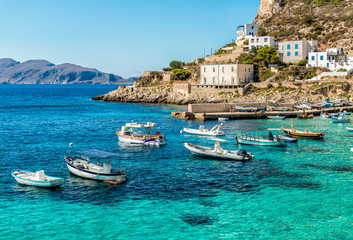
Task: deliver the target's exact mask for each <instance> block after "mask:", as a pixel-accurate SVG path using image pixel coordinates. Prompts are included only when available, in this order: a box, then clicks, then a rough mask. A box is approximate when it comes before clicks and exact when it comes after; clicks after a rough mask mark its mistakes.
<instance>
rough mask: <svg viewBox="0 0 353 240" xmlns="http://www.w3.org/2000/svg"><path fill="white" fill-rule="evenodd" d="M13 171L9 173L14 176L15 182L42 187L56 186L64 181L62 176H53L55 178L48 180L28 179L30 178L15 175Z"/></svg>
mask: <svg viewBox="0 0 353 240" xmlns="http://www.w3.org/2000/svg"><path fill="white" fill-rule="evenodd" d="M14 172H15V171H14ZM14 172H12V173H11V175H12V176H13V177H14V178H15V180H16V181H17V183H19V184H23V185H29V186H35V187H43V188H52V187H58V186H60V185H61V184H63V183H64V179H63V178H58V177H55V179H53V180H49V181H39V180H30V179H26V178H22V177H19V176H16V175H15V174H14ZM52 178H54V177H52Z"/></svg>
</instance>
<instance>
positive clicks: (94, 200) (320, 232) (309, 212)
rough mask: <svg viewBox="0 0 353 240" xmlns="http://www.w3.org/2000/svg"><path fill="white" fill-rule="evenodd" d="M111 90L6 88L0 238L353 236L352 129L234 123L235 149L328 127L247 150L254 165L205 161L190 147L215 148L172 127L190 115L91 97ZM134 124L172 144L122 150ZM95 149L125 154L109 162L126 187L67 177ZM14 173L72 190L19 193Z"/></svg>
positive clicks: (0, 107) (1, 107) (0, 111)
mask: <svg viewBox="0 0 353 240" xmlns="http://www.w3.org/2000/svg"><path fill="white" fill-rule="evenodd" d="M116 87H117V86H112V85H27V86H26V85H0V99H1V100H0V123H1V128H0V129H1V130H0V134H1V144H0V160H1V165H0V170H1V171H0V179H1V182H2V184H1V185H0V207H1V209H2V211H1V212H0V232H1V233H2V235H0V238H3V239H10V238H12V239H37V238H39V237H40V238H44V239H68V238H72V239H141V238H142V239H168V238H173V239H215V238H225V239H234V238H238V239H257V238H262V239H283V238H295V239H297V238H299V239H304V238H314V237H316V238H320V239H323V238H331V239H337V238H343V239H345V238H351V237H353V236H352V233H353V227H352V224H351V223H352V220H353V219H352V218H353V217H352V215H353V194H352V192H353V187H352V180H353V177H352V176H353V175H352V174H353V173H352V172H353V164H352V155H351V153H350V152H349V150H350V148H351V147H352V144H351V143H352V139H353V134H351V133H349V132H346V130H345V127H346V126H349V125H345V124H332V123H331V122H330V120H327V119H321V118H316V119H313V120H285V121H276V120H252V121H246V120H243V121H228V122H226V124H225V126H224V131H225V132H226V133H228V135H227V136H225V137H224V139H226V140H227V142H225V143H222V146H223V147H224V148H226V149H237V148H238V146H236V145H235V141H234V136H235V134H236V133H237V132H240V131H251V132H253V133H261V134H265V133H267V131H266V129H267V128H279V127H281V126H288V127H289V126H290V125H291V124H295V126H296V127H298V128H302V129H305V128H309V129H312V130H314V129H315V128H316V127H317V126H323V127H324V128H325V129H326V130H327V132H328V133H327V135H326V139H325V140H324V141H314V140H300V141H299V142H298V143H297V144H291V145H288V147H287V148H284V149H281V148H266V147H254V146H246V147H244V148H245V149H246V150H248V151H250V152H252V153H253V154H255V156H256V157H255V158H254V159H252V160H251V161H248V162H245V163H238V162H224V161H216V160H210V159H202V158H199V157H194V156H192V155H190V153H189V152H188V151H187V150H186V149H184V148H183V143H184V142H185V141H189V142H193V143H200V144H203V145H212V144H213V143H214V142H213V141H212V140H210V139H209V138H200V137H190V136H184V135H180V133H179V131H180V130H181V129H182V128H183V127H195V128H197V127H198V126H199V125H200V124H201V123H199V122H196V121H182V120H177V119H174V118H170V113H171V112H172V111H176V110H183V109H185V107H181V106H173V105H149V104H124V103H108V102H100V101H91V100H90V98H91V97H93V96H96V95H100V94H104V93H106V92H108V91H110V90H114V89H115V88H116ZM132 120H133V121H135V122H147V121H153V122H156V123H157V125H158V126H160V131H161V132H162V133H164V134H165V135H166V137H167V140H168V142H169V144H168V145H166V146H163V147H160V148H158V147H136V146H135V147H132V146H126V145H123V144H119V143H118V138H117V136H116V134H115V132H116V130H117V129H120V127H121V126H122V125H123V124H124V123H126V122H131V121H132ZM216 123H217V122H215V121H213V122H212V121H211V122H206V123H203V124H204V125H205V127H206V128H212V127H213V126H214V125H215V124H216ZM274 132H275V131H274ZM70 142H72V143H73V148H70V147H69V143H70ZM92 148H96V149H100V150H105V151H111V152H116V153H118V154H119V158H117V159H115V160H114V161H113V165H114V166H119V167H120V168H122V169H124V170H125V171H126V172H127V176H128V182H127V183H126V184H123V185H111V184H107V183H101V182H96V181H91V180H85V179H81V178H78V177H75V176H72V175H70V174H69V173H68V171H67V169H66V166H63V161H62V160H63V156H64V155H68V154H71V153H72V152H73V151H75V150H79V149H92ZM17 168H20V169H28V170H32V171H36V170H41V169H44V170H45V171H46V173H48V174H50V175H54V176H62V177H64V178H65V183H64V184H63V185H62V187H60V188H57V189H54V190H50V189H40V188H34V187H29V186H21V185H18V184H17V183H16V182H15V180H14V179H12V177H11V174H10V173H11V170H12V169H17ZM60 170H61V171H60Z"/></svg>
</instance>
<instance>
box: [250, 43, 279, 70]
mask: <svg viewBox="0 0 353 240" xmlns="http://www.w3.org/2000/svg"><path fill="white" fill-rule="evenodd" d="M256 58H257V60H259V63H260V65H262V66H267V65H268V64H270V63H280V60H279V57H278V56H277V53H276V48H275V47H274V46H272V47H269V46H265V47H262V48H260V49H258V50H257V57H256Z"/></svg>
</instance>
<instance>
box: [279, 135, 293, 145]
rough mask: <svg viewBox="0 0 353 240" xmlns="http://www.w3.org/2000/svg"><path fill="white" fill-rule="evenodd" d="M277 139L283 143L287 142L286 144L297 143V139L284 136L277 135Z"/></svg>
mask: <svg viewBox="0 0 353 240" xmlns="http://www.w3.org/2000/svg"><path fill="white" fill-rule="evenodd" d="M278 138H279V139H282V140H283V141H285V142H287V143H296V142H298V138H293V137H288V136H285V135H278Z"/></svg>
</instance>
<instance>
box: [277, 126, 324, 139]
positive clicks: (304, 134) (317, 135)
mask: <svg viewBox="0 0 353 240" xmlns="http://www.w3.org/2000/svg"><path fill="white" fill-rule="evenodd" d="M282 130H283V131H284V132H285V133H286V134H287V135H289V136H291V137H296V138H311V139H323V138H324V135H325V132H310V131H309V130H308V129H306V130H305V131H301V130H296V129H294V128H284V127H282Z"/></svg>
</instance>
